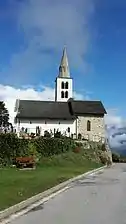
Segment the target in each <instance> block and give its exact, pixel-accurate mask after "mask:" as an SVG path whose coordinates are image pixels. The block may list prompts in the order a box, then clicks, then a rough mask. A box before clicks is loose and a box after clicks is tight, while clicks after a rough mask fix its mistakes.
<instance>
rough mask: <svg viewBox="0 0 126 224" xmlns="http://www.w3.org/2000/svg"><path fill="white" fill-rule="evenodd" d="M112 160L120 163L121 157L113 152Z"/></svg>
mask: <svg viewBox="0 0 126 224" xmlns="http://www.w3.org/2000/svg"><path fill="white" fill-rule="evenodd" d="M112 160H113V162H115V163H118V162H119V161H120V155H119V154H118V153H115V152H113V153H112Z"/></svg>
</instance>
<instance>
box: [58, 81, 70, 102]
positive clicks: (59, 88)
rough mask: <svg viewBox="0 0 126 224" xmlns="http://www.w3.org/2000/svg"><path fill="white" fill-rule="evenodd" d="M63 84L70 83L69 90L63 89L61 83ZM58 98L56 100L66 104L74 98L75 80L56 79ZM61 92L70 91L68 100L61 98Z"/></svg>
mask: <svg viewBox="0 0 126 224" xmlns="http://www.w3.org/2000/svg"><path fill="white" fill-rule="evenodd" d="M62 82H68V85H69V86H68V87H69V88H68V89H61V83H62ZM55 88H56V89H55V91H56V93H55V94H56V96H55V100H56V101H60V102H66V101H67V100H68V99H69V98H72V97H73V80H72V79H71V78H69V79H66V78H57V79H56V87H55ZM61 91H68V98H61Z"/></svg>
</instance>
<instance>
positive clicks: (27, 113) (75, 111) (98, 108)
mask: <svg viewBox="0 0 126 224" xmlns="http://www.w3.org/2000/svg"><path fill="white" fill-rule="evenodd" d="M18 112H19V113H18V114H17V116H16V117H17V118H29V119H30V118H35V119H40V118H41V119H68V120H72V119H75V117H76V116H79V115H84V114H85V115H86V114H90V115H91V114H92V115H104V114H105V113H106V111H105V108H104V106H103V104H102V103H101V101H74V100H71V101H68V102H55V101H34V100H20V101H19V108H18Z"/></svg>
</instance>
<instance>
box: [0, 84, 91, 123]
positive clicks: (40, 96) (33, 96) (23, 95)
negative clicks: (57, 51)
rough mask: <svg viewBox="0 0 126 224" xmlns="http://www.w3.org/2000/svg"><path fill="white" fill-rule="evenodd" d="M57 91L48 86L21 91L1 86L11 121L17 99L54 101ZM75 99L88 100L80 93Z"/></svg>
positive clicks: (22, 89) (0, 89) (75, 94)
mask: <svg viewBox="0 0 126 224" xmlns="http://www.w3.org/2000/svg"><path fill="white" fill-rule="evenodd" d="M54 94H55V91H54V89H53V88H51V87H47V86H41V85H40V86H37V87H36V88H35V87H32V86H24V87H22V88H20V89H18V88H16V87H13V86H4V85H0V100H3V101H4V102H5V104H6V107H7V109H8V111H9V114H10V121H11V122H13V119H14V115H15V113H14V107H15V101H16V99H27V100H54ZM74 97H75V99H83V98H85V99H86V98H87V96H85V97H84V96H83V95H81V94H80V93H77V92H74Z"/></svg>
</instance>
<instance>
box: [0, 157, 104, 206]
mask: <svg viewBox="0 0 126 224" xmlns="http://www.w3.org/2000/svg"><path fill="white" fill-rule="evenodd" d="M100 165H101V164H98V163H96V162H92V161H89V160H88V159H87V158H86V157H85V156H84V155H83V154H82V153H80V154H75V153H66V154H63V155H58V156H53V157H51V158H44V159H42V161H41V164H40V165H39V166H38V167H37V169H36V170H33V171H20V170H17V169H15V168H6V169H1V170H0V210H2V209H5V208H7V207H9V206H12V205H14V204H16V203H18V202H20V201H22V200H25V199H27V198H28V197H31V196H33V195H35V194H37V193H40V192H42V191H44V190H46V189H48V188H50V187H52V186H55V185H56V184H58V183H61V182H63V181H65V180H67V179H69V178H71V177H74V176H76V175H78V174H81V173H84V172H86V171H88V170H91V169H94V168H98V167H100Z"/></svg>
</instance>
